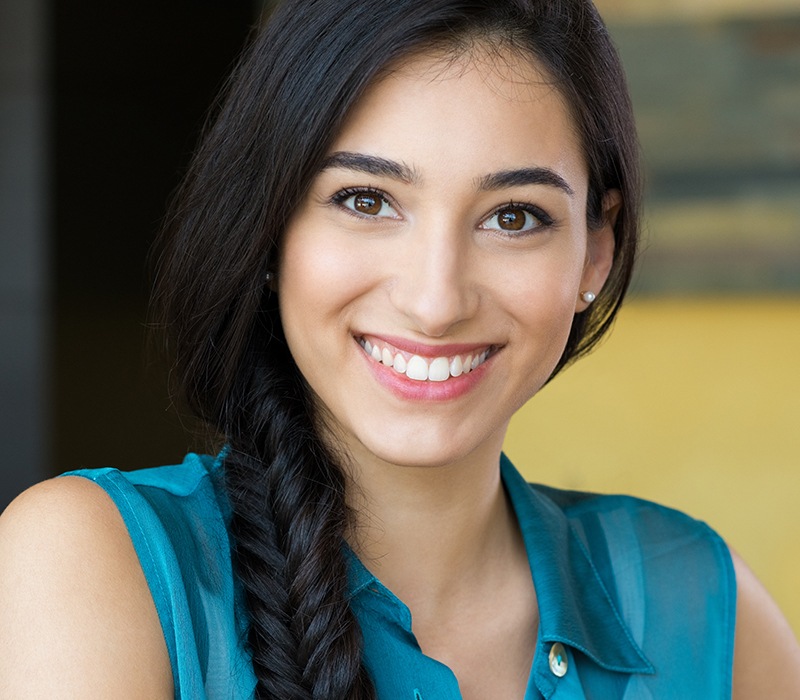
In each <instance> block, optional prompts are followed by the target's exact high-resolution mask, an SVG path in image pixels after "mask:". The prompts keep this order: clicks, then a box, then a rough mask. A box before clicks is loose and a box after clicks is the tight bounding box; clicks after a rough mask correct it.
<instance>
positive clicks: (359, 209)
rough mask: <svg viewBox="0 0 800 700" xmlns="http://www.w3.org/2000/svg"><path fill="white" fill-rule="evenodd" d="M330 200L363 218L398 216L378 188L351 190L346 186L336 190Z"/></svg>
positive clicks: (393, 217)
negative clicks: (343, 188)
mask: <svg viewBox="0 0 800 700" xmlns="http://www.w3.org/2000/svg"><path fill="white" fill-rule="evenodd" d="M331 202H332V203H333V204H336V205H338V206H340V207H342V208H344V209H349V210H350V211H351V212H354V213H355V214H358V215H359V216H360V217H361V218H363V219H398V218H400V217H399V215H398V213H397V211H396V210H395V208H394V207H393V206H392V205H391V204H390V203H389V198H388V197H387V196H386V195H384V194H383V193H382V192H380V190H367V189H365V190H362V191H358V192H353V190H352V189H349V188H348V189H346V190H342V191H341V192H337V193H336V194H335V195H334V196H333V197H331Z"/></svg>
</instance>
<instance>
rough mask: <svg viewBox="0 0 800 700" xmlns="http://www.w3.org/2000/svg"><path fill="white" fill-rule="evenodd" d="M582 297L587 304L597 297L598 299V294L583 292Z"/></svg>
mask: <svg viewBox="0 0 800 700" xmlns="http://www.w3.org/2000/svg"><path fill="white" fill-rule="evenodd" d="M581 299H583V301H584V302H586V303H587V304H591V303H592V302H593V301H594V300H595V299H597V296H596V295H595V293H594V292H581Z"/></svg>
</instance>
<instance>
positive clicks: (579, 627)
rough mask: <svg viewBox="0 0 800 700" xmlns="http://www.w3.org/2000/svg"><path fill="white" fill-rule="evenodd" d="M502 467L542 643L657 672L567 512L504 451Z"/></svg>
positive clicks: (623, 667)
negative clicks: (536, 606) (532, 589)
mask: <svg viewBox="0 0 800 700" xmlns="http://www.w3.org/2000/svg"><path fill="white" fill-rule="evenodd" d="M500 470H501V474H502V478H503V483H504V484H505V487H506V490H507V492H508V494H509V497H510V499H511V503H512V505H513V507H514V511H515V513H516V516H517V520H518V522H519V525H520V529H521V531H522V537H523V540H524V541H525V549H526V550H527V553H528V561H529V562H530V566H531V575H532V576H533V582H534V585H535V587H536V597H537V600H538V604H539V617H540V624H539V635H540V639H539V642H540V643H541V642H561V643H562V644H568V645H569V646H571V647H573V648H575V649H577V650H580V651H581V652H583V653H584V654H586V655H587V656H588V657H590V658H591V659H592V660H593V661H594V662H595V663H597V664H599V665H600V666H601V667H603V668H606V669H608V670H611V671H618V672H622V673H648V674H649V673H654V668H653V666H652V665H651V664H650V662H649V661H648V660H647V658H646V657H645V656H644V653H643V652H642V650H641V649H640V648H639V646H638V645H637V644H636V643H635V642H634V641H633V637H632V635H631V633H630V631H629V629H628V627H627V626H626V625H625V623H624V622H623V620H622V617H621V616H620V614H619V612H618V611H617V608H616V607H615V605H614V603H613V601H612V599H611V596H610V595H609V593H608V591H607V589H606V587H605V585H604V583H603V581H602V580H601V578H600V575H599V574H598V572H597V570H596V569H595V567H594V565H593V564H592V561H591V559H590V557H589V554H588V552H587V551H586V548H585V547H584V546H583V543H582V542H581V540H580V538H579V537H578V535H577V534H576V533H575V531H574V530H573V528H572V526H571V525H570V523H569V520H568V519H567V516H566V515H565V514H564V512H563V511H562V510H561V509H560V508H559V507H558V506H557V505H556V504H555V503H554V502H553V501H552V500H550V499H549V498H548V497H547V496H546V495H544V494H543V493H541V492H540V491H538V490H536V489H535V488H534V487H533V486H531V485H530V484H528V483H527V482H526V481H525V480H524V479H523V478H522V476H521V475H520V473H519V472H518V471H517V470H516V469H515V468H514V466H513V465H512V464H511V462H510V461H509V460H508V458H507V457H506V456H505V455H502V456H501V461H500Z"/></svg>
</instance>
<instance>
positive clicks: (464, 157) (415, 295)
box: [0, 49, 800, 700]
mask: <svg viewBox="0 0 800 700" xmlns="http://www.w3.org/2000/svg"><path fill="white" fill-rule="evenodd" d="M542 78H543V76H542V75H541V73H540V72H539V71H537V70H536V68H535V66H533V65H531V63H530V62H529V61H528V60H527V59H523V58H521V57H520V56H517V55H513V54H505V55H502V56H501V55H498V54H497V53H492V54H490V53H489V52H485V51H481V50H480V49H476V50H475V51H473V52H472V53H469V54H465V55H464V56H462V57H461V58H460V59H458V60H456V61H450V62H443V61H442V60H441V57H437V56H434V55H423V56H418V57H415V58H412V59H409V60H408V61H407V62H406V63H404V64H401V65H400V66H397V67H396V69H395V70H394V71H392V72H391V73H390V74H388V75H387V77H385V78H384V79H383V80H381V81H379V82H378V83H376V84H375V85H374V86H373V87H372V88H371V89H370V90H369V91H368V92H367V94H366V95H365V96H364V98H363V99H362V101H361V102H360V103H359V104H358V106H357V108H356V110H355V111H354V113H353V114H352V115H351V116H350V118H349V119H348V120H347V122H346V124H345V127H344V129H343V131H342V133H341V134H340V135H339V136H338V137H337V139H336V143H335V144H334V146H333V148H332V150H331V155H332V156H333V155H335V154H336V153H340V154H341V153H348V154H360V155H361V156H364V155H366V156H370V157H372V158H376V157H377V158H381V159H383V162H384V164H385V162H386V161H391V162H392V163H395V164H398V165H400V166H403V167H402V168H399V169H398V168H394V169H393V170H394V172H390V171H391V170H392V169H389V170H387V169H386V168H383V169H382V170H381V172H377V170H379V169H376V168H375V167H374V166H375V161H374V160H373V161H371V162H372V165H371V166H370V169H371V170H372V172H364V161H363V159H362V160H360V161H358V159H356V162H359V163H360V165H359V166H358V167H353V162H354V161H353V159H352V158H350V157H348V158H345V159H342V158H341V157H339V158H338V159H337V158H334V160H333V161H332V162H331V164H330V167H327V168H325V169H324V170H323V171H322V172H321V173H320V174H319V176H318V177H317V178H316V179H315V181H314V182H313V184H312V187H311V191H310V193H309V196H308V197H307V199H306V200H305V201H304V202H303V203H302V204H301V206H300V208H299V209H298V211H297V214H296V216H295V217H294V218H293V220H292V221H291V222H290V226H289V229H288V230H287V233H286V240H285V244H284V249H283V255H282V260H281V265H280V269H279V274H278V290H277V291H278V294H279V299H280V302H281V312H282V315H283V321H284V325H285V330H286V335H287V339H288V341H289V343H290V346H291V348H292V352H293V354H294V356H295V358H296V360H297V362H298V365H299V366H300V368H301V369H302V371H303V373H304V375H305V376H306V378H307V379H308V381H309V384H310V385H311V387H312V389H313V390H314V392H315V394H316V396H317V400H318V402H319V405H320V408H321V409H322V411H323V413H324V416H325V431H326V435H327V436H328V437H329V439H331V440H333V441H336V443H337V444H338V445H340V446H343V447H344V448H346V450H347V451H348V453H349V454H350V456H351V461H350V468H349V471H348V477H349V479H350V481H351V489H350V493H351V501H352V502H351V505H352V506H353V507H354V508H355V510H356V512H357V520H356V523H355V526H354V528H353V531H352V532H351V533H350V536H349V539H350V542H351V545H352V546H353V547H354V548H355V549H356V551H357V552H358V553H359V555H360V556H361V557H362V558H363V560H364V561H365V562H366V563H367V565H368V566H369V567H370V568H371V569H372V570H373V571H374V572H375V573H376V574H377V575H378V576H380V578H381V579H382V580H383V581H384V583H386V585H388V586H389V587H390V588H391V589H392V590H394V592H395V593H397V594H398V595H399V596H400V597H401V598H402V599H403V600H404V601H405V602H406V603H407V604H408V605H409V607H410V608H411V611H412V615H413V619H414V631H415V633H416V635H417V638H418V640H419V642H420V645H421V647H422V649H423V650H424V651H425V652H426V653H428V654H429V655H431V656H433V657H435V658H437V659H440V660H441V661H443V662H444V663H446V664H448V665H449V666H450V667H451V668H452V669H453V670H454V672H455V673H456V675H457V677H458V678H459V683H460V686H461V688H462V692H463V696H464V697H465V698H467V699H468V700H470V699H476V698H486V697H492V698H521V697H522V696H523V694H524V688H525V683H526V681H527V676H528V672H529V669H530V665H531V655H532V650H533V646H534V642H535V630H536V624H537V619H538V617H537V606H536V593H535V590H534V589H533V585H532V581H531V577H530V571H529V569H528V562H527V558H526V556H525V552H524V547H523V543H522V539H521V536H520V533H519V531H518V528H517V525H516V522H515V519H514V517H513V514H512V512H511V509H510V506H509V504H508V503H507V501H506V499H505V497H504V495H503V490H502V486H501V483H500V478H499V473H498V469H497V464H498V458H499V453H500V449H501V445H502V440H503V436H504V434H505V430H506V426H507V424H508V421H509V419H510V417H511V415H512V414H513V412H514V411H515V410H516V409H517V408H518V407H519V406H520V405H522V403H524V402H525V401H526V400H527V399H528V398H530V397H531V396H532V395H533V394H535V393H536V391H538V389H539V388H540V387H541V386H542V384H543V383H544V381H545V380H546V379H547V377H548V376H549V374H550V372H551V371H552V369H553V367H554V365H555V363H556V362H557V360H558V358H559V356H560V354H561V349H562V348H563V345H564V342H565V340H566V337H567V333H568V331H569V326H570V323H571V320H572V317H573V314H574V313H576V312H577V313H580V312H581V311H583V310H584V309H585V308H586V304H585V303H584V302H583V301H581V299H580V292H581V291H582V290H584V289H589V290H592V291H595V292H597V291H599V290H600V288H601V287H602V284H603V282H604V281H605V279H606V276H607V274H608V270H609V266H610V263H611V255H612V252H613V235H612V222H613V218H614V216H615V213H616V210H617V206H618V204H619V195H618V193H614V192H612V193H609V195H608V196H607V197H606V200H605V217H606V225H605V226H603V227H602V228H601V229H599V230H596V231H588V230H587V228H586V210H585V202H586V190H587V175H586V167H585V164H584V161H583V157H582V153H581V149H580V147H579V144H578V142H577V140H576V137H575V134H574V131H573V129H572V123H571V121H570V118H569V115H568V113H567V110H566V108H565V106H564V104H563V103H562V101H561V99H560V97H559V95H558V93H557V92H555V91H554V90H553V89H552V88H550V87H549V86H548V85H547V83H546V80H543V79H542ZM347 163H349V165H348V164H347ZM534 166H535V167H539V168H546V169H547V170H548V171H549V172H551V173H554V174H556V175H557V176H558V177H559V178H560V179H561V180H562V181H563V182H564V183H566V184H567V186H568V189H569V192H567V191H566V190H565V189H564V188H563V187H560V186H555V185H553V184H552V182H551V183H550V184H541V183H539V184H530V183H528V184H515V185H514V186H512V187H509V186H506V185H507V183H506V185H503V186H496V185H498V182H497V178H495V181H494V182H493V183H492V182H491V181H490V180H487V178H486V176H487V175H491V174H492V173H498V172H507V171H508V170H514V169H520V168H530V167H534ZM405 171H408V172H405ZM409 175H413V177H407V176H409ZM480 183H483V184H484V185H486V184H487V183H489V184H492V186H491V187H486V186H484V187H480V186H479V184H480ZM353 187H360V188H362V189H367V190H369V191H370V192H373V194H374V192H375V191H377V190H379V191H380V192H382V193H383V195H381V196H384V197H385V199H386V201H383V200H381V199H380V196H379V197H378V198H377V204H376V207H377V208H371V207H367V209H368V211H369V213H365V211H364V209H363V208H362V209H361V210H359V209H358V207H357V206H356V199H354V196H355V195H352V194H349V195H348V196H347V197H343V196H338V197H337V196H336V195H337V193H341V192H342V190H343V189H344V188H353ZM366 194H369V193H366ZM364 195H365V193H364V192H360V193H359V196H364ZM359 202H360V203H361V204H364V200H359ZM510 202H513V203H514V204H513V206H509V203H510ZM521 207H531V208H532V207H536V208H538V209H541V210H544V212H545V213H546V214H547V217H548V220H550V219H552V224H551V225H544V223H543V221H542V220H541V219H540V224H542V225H540V226H538V227H537V226H536V225H535V224H536V222H535V221H533V220H531V219H528V218H527V216H525V217H524V221H525V223H526V227H527V226H530V231H529V232H527V233H526V234H525V235H519V234H518V233H517V234H513V235H512V234H510V233H509V232H508V231H503V230H500V229H501V228H502V227H498V226H497V224H498V221H499V220H498V219H497V218H496V214H497V213H498V210H502V213H504V214H506V215H508V214H509V211H508V210H509V209H511V210H514V211H519V209H520V208H521ZM511 218H512V219H514V216H512V217H511ZM310 280H311V281H313V283H309V281H310ZM364 334H368V335H370V336H371V337H377V338H383V337H391V338H394V339H399V342H401V344H408V345H409V347H411V346H413V347H414V348H416V350H417V351H418V352H422V353H423V354H429V355H430V356H431V357H435V356H437V355H438V354H439V353H440V350H441V348H443V347H446V346H448V345H450V346H452V345H453V344H458V345H461V346H464V347H473V346H475V347H484V346H485V347H491V348H492V349H493V352H492V355H491V356H490V357H489V359H488V360H487V362H486V363H485V365H483V366H482V367H480V368H478V370H476V372H475V374H474V376H473V377H472V378H471V379H470V382H469V383H468V384H467V383H466V382H463V381H462V383H463V384H464V385H465V386H466V389H464V390H459V391H458V392H453V393H452V395H450V396H447V397H444V398H443V397H442V396H438V398H436V399H435V400H434V399H431V398H430V397H429V398H424V397H422V398H420V396H419V395H414V396H413V397H411V398H409V395H408V392H406V393H404V391H405V390H401V391H398V390H397V389H396V387H395V388H393V386H394V385H392V384H391V382H389V383H387V382H386V381H384V380H383V379H381V377H385V375H381V374H380V372H381V371H383V370H382V369H380V368H376V367H375V366H374V364H373V365H371V364H370V363H372V362H373V361H372V360H370V359H369V358H368V357H367V356H366V354H365V353H364V351H363V349H362V347H361V346H360V345H359V343H358V342H357V340H356V338H359V337H361V336H362V335H364ZM376 372H377V373H376ZM448 381H451V380H448ZM456 385H457V384H454V385H453V386H456ZM406 388H407V387H406ZM412 388H413V387H412ZM417 388H418V387H417ZM412 393H413V391H412ZM734 563H735V566H736V572H737V578H738V582H739V603H738V616H739V618H738V623H737V632H736V659H735V675H734V682H735V686H736V687H735V693H734V697H735V698H736V700H745V699H751V698H752V699H755V698H758V699H759V700H760V699H761V698H764V697H769V698H777V699H779V700H780V699H781V698H791V697H798V695H799V694H800V650H798V646H797V643H796V641H795V640H794V637H793V635H792V633H791V631H790V629H789V627H788V625H787V624H786V622H785V621H784V620H783V618H782V616H781V614H780V612H779V611H778V610H777V608H776V606H775V604H774V603H773V602H772V601H771V600H770V598H769V596H768V595H767V594H766V592H765V591H764V589H763V588H762V587H761V586H760V584H758V582H757V581H756V579H755V577H754V576H753V575H752V573H751V572H750V571H749V570H748V569H747V567H746V566H745V565H744V564H743V562H742V561H741V559H739V558H738V556H734ZM120 591H124V595H120ZM0 601H2V602H3V603H2V605H0V697H25V698H72V697H75V698H106V697H114V698H123V699H124V698H132V699H133V698H137V699H138V698H142V697H147V698H171V697H172V695H173V693H172V678H171V671H170V666H169V659H168V655H167V650H166V646H165V643H164V639H163V635H162V633H161V629H160V625H159V622H158V619H157V616H156V612H155V608H154V605H153V601H152V598H151V597H150V594H149V591H148V588H147V584H146V581H145V579H144V576H143V574H142V571H141V568H140V567H139V564H138V561H137V559H136V554H135V552H134V550H133V547H132V545H131V542H130V539H129V538H128V535H127V532H126V531H125V526H124V524H123V522H122V520H121V518H120V515H119V513H118V512H117V510H116V508H115V507H114V505H113V503H112V502H111V501H110V499H109V498H108V496H106V494H105V493H104V492H103V491H102V490H101V489H100V488H99V487H97V486H96V485H94V484H92V483H90V482H87V481H84V480H82V479H78V478H72V477H66V478H62V479H59V480H57V481H52V482H45V483H43V484H40V485H38V486H36V487H34V488H33V489H30V490H29V491H28V492H26V493H25V494H23V495H22V496H20V498H18V499H17V501H15V502H14V503H13V504H12V505H11V506H10V507H9V509H8V510H7V511H6V513H5V514H3V516H2V517H0ZM464 609H469V610H470V611H471V615H470V619H469V620H468V621H465V620H463V619H462V618H463V617H464V616H463V614H461V613H462V612H463V610H464ZM475 629H480V630H481V634H480V635H476V634H474V630H475ZM145 669H146V672H145ZM776 669H777V671H776Z"/></svg>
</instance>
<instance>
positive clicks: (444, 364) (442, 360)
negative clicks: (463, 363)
mask: <svg viewBox="0 0 800 700" xmlns="http://www.w3.org/2000/svg"><path fill="white" fill-rule="evenodd" d="M428 379H430V380H431V381H432V382H443V381H445V380H446V379H450V363H449V362H448V361H447V358H446V357H437V358H436V359H435V360H434V361H433V362H431V366H430V367H429V368H428Z"/></svg>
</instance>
